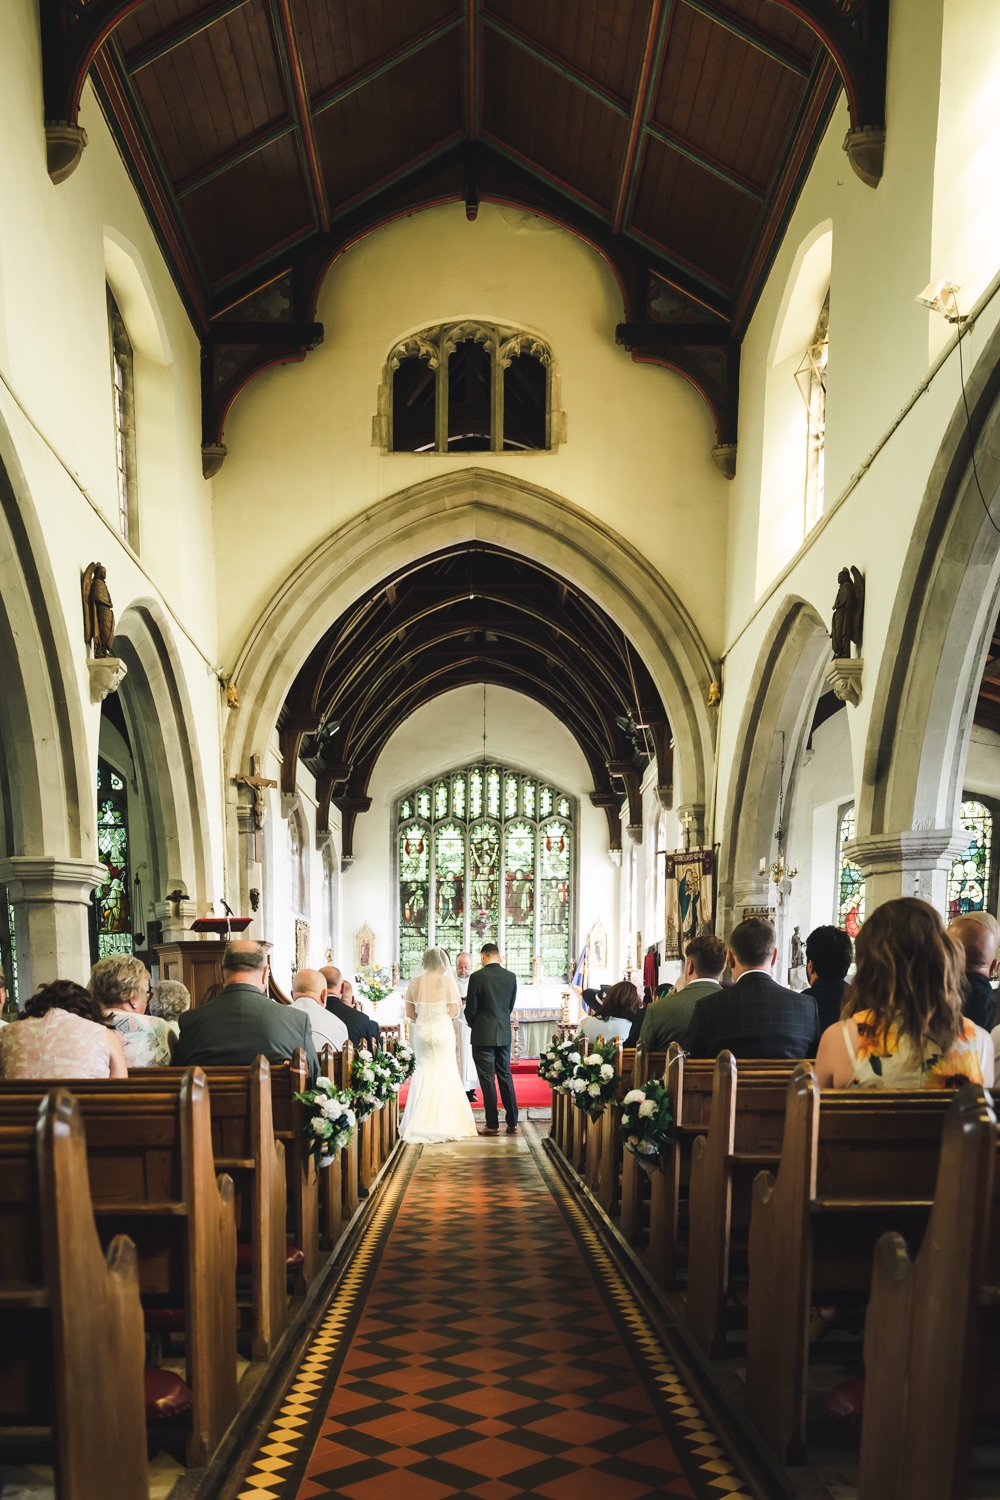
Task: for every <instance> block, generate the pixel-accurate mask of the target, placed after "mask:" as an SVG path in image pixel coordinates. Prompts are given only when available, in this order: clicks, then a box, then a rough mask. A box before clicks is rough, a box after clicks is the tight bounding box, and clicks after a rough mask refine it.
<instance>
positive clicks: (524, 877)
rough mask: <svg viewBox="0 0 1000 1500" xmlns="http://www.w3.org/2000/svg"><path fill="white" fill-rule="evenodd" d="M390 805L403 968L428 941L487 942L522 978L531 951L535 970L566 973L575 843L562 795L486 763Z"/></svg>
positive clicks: (473, 946) (450, 944) (453, 945)
mask: <svg viewBox="0 0 1000 1500" xmlns="http://www.w3.org/2000/svg"><path fill="white" fill-rule="evenodd" d="M560 809H561V813H560V815H559V816H555V814H556V812H557V810H560ZM397 811H398V819H399V821H398V825H397V827H398V839H399V843H398V858H399V893H400V894H399V933H400V942H399V957H400V968H401V969H402V971H403V974H404V976H407V977H408V976H409V975H410V974H412V973H413V972H414V971H415V969H416V968H417V967H418V965H419V963H420V959H421V956H422V954H423V950H424V949H425V948H426V947H427V946H428V945H430V944H433V945H434V946H437V947H441V948H445V949H446V950H447V951H448V953H449V954H450V955H451V956H452V957H454V956H455V954H456V953H457V952H459V951H460V950H461V949H462V948H468V949H470V950H471V951H472V952H473V953H477V952H478V951H479V948H480V947H481V945H482V944H483V943H484V942H495V943H497V944H498V945H499V947H500V951H501V955H502V956H503V960H504V962H505V963H506V964H507V966H508V967H509V968H511V969H513V970H514V972H515V973H516V974H517V975H518V976H519V977H520V978H521V979H522V980H526V979H530V978H531V977H532V975H533V971H534V967H535V959H536V957H537V958H539V959H540V968H541V975H542V977H545V978H550V979H565V978H566V977H567V974H568V970H569V963H570V949H571V946H572V944H571V931H570V924H571V912H572V881H573V858H572V856H573V854H574V852H575V849H574V845H573V842H572V840H573V837H574V834H573V813H572V803H571V800H570V798H569V797H568V796H567V795H566V794H565V793H563V792H559V791H557V790H555V789H554V788H553V787H551V786H540V785H539V783H538V781H537V779H536V778H535V777H532V776H525V775H523V774H522V773H521V772H520V771H512V770H510V769H509V768H505V767H502V766H497V765H491V764H488V763H487V764H478V765H473V766H468V767H464V768H462V769H461V770H459V771H454V772H451V773H450V774H448V775H446V776H442V777H440V778H438V779H436V780H435V782H434V783H433V786H429V787H419V788H417V789H415V790H413V791H411V792H408V793H406V794H405V795H404V796H403V797H402V798H401V799H400V801H399V803H398V808H397ZM414 812H416V817H414V816H413V814H414Z"/></svg>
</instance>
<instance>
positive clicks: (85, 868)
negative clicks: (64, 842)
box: [0, 854, 106, 1005]
mask: <svg viewBox="0 0 1000 1500" xmlns="http://www.w3.org/2000/svg"><path fill="white" fill-rule="evenodd" d="M105 875H106V871H105V868H104V866H103V865H100V864H93V863H91V861H90V860H87V859H53V858H51V857H50V856H48V855H41V856H37V857H36V856H33V855H25V854H16V855H14V856H13V857H12V858H11V859H5V860H3V861H0V882H2V883H3V884H4V885H6V887H7V890H8V894H9V898H10V904H11V907H12V908H13V913H14V941H15V943H16V944H17V985H18V995H19V998H20V1002H21V1004H22V1005H23V1004H24V1001H25V1000H26V999H27V997H28V996H29V995H31V994H32V993H33V992H34V991H35V990H36V989H37V988H38V986H39V985H40V984H48V983H50V982H51V981H52V980H53V979H73V980H75V981H76V982H77V983H78V984H86V982H87V976H88V975H89V973H90V963H91V957H90V911H91V906H92V904H93V903H92V896H93V892H94V890H95V888H96V887H97V886H99V885H101V884H102V883H103V881H104V879H105Z"/></svg>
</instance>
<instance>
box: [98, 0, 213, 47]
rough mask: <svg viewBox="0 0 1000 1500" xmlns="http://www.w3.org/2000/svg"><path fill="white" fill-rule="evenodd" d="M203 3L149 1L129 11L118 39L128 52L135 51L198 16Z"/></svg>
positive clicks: (203, 0) (180, 0) (165, 0)
mask: <svg viewBox="0 0 1000 1500" xmlns="http://www.w3.org/2000/svg"><path fill="white" fill-rule="evenodd" d="M204 3H205V0H146V4H145V5H140V6H139V7H138V9H137V10H133V11H130V12H129V14H128V15H127V16H126V17H125V19H124V21H122V23H121V25H120V26H118V28H117V29H116V31H115V36H116V37H117V39H118V41H119V43H120V45H121V46H122V47H123V48H124V50H125V52H126V53H129V52H132V51H134V50H135V49H136V47H144V46H145V45H146V43H147V42H152V41H155V40H156V39H157V38H158V37H161V36H162V35H163V34H164V32H166V31H170V30H172V29H173V27H175V26H178V25H180V24H181V23H182V22H184V21H188V20H190V18H191V17H192V16H196V15H197V14H198V12H199V11H200V10H201V9H202V8H203V6H204Z"/></svg>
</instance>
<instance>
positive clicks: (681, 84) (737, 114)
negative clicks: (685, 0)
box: [653, 4, 804, 188]
mask: <svg viewBox="0 0 1000 1500" xmlns="http://www.w3.org/2000/svg"><path fill="white" fill-rule="evenodd" d="M803 87H804V84H803V80H802V79H801V78H800V77H799V76H798V75H797V74H795V73H793V72H791V71H790V70H789V69H788V68H785V67H784V66H783V65H782V64H781V63H780V62H777V61H775V60H774V59H772V58H769V57H766V56H765V55H764V53H763V52H761V51H760V50H759V49H757V48H755V47H752V46H750V45H748V44H747V43H746V42H744V41H743V40H741V39H740V38H739V37H736V36H734V35H733V34H732V33H731V32H728V31H726V30H725V29H724V28H723V27H722V26H719V25H716V24H715V22H713V21H710V20H708V19H707V18H706V17H705V16H703V15H701V14H700V13H698V12H697V11H695V10H693V9H692V8H691V7H690V6H688V5H683V4H681V5H678V7H677V14H676V16H675V19H674V25H673V28H672V31H671V36H670V44H669V46H668V48H667V57H666V63H665V66H664V70H663V77H662V79H661V82H660V88H659V91H658V94H657V99H656V104H655V106H654V110H653V121H654V123H655V124H657V125H660V126H662V127H663V128H664V129H666V130H669V131H670V132H671V133H672V134H673V135H675V136H678V137H680V138H681V139H682V140H684V141H686V142H688V143H689V144H690V145H692V146H694V147H695V148H696V149H697V150H699V151H702V152H705V153H706V154H707V155H708V156H710V157H711V158H712V159H713V160H715V161H717V162H720V163H721V164H722V165H724V166H728V167H732V168H734V169H735V170H736V171H738V172H739V173H741V174H742V175H743V176H745V177H747V178H748V179H750V180H751V181H753V182H756V183H757V185H758V186H759V187H761V188H764V187H766V186H767V184H768V183H769V181H770V179H771V176H772V174H773V172H774V170H775V167H776V165H777V162H778V159H779V157H780V154H781V150H782V147H783V145H784V143H785V141H786V139H787V135H788V130H789V127H790V125H791V123H792V121H793V119H794V115H795V111H796V108H797V107H798V104H799V101H800V99H801V97H802V90H803Z"/></svg>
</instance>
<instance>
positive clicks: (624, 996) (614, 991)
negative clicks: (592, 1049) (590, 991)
mask: <svg viewBox="0 0 1000 1500" xmlns="http://www.w3.org/2000/svg"><path fill="white" fill-rule="evenodd" d="M636 1022H638V1023H639V1024H640V1025H641V1024H642V1015H641V1010H640V1005H639V991H638V990H637V989H636V987H635V985H634V984H630V983H629V981H628V980H627V979H623V980H622V981H621V983H620V984H613V985H612V986H611V988H610V989H609V990H608V993H607V994H606V995H605V997H604V999H603V1000H602V1001H601V1003H600V1005H599V1006H598V1007H597V1010H596V1012H595V1014H594V1015H592V1016H588V1017H587V1019H586V1020H585V1021H584V1023H583V1025H582V1026H581V1027H580V1031H581V1034H582V1035H583V1036H587V1037H589V1038H590V1040H591V1041H592V1042H596V1041H597V1039H598V1037H603V1038H604V1040H605V1041H606V1042H610V1041H613V1040H614V1039H615V1037H621V1039H622V1043H623V1045H624V1046H628V1045H629V1036H630V1035H631V1033H632V1028H633V1026H634V1025H635V1023H636ZM636 1034H637V1035H638V1031H637V1032H636Z"/></svg>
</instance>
